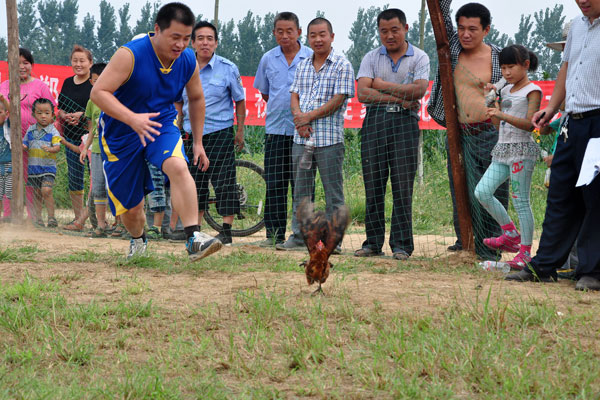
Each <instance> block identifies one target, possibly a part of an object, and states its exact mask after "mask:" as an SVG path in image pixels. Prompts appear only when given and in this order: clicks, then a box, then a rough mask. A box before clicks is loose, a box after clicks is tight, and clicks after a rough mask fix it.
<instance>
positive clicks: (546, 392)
mask: <svg viewBox="0 0 600 400" xmlns="http://www.w3.org/2000/svg"><path fill="white" fill-rule="evenodd" d="M3 229H4V227H3ZM30 233H31V232H28V231H27V230H25V231H23V230H20V231H19V232H16V231H14V232H10V234H2V235H0V282H1V283H0V333H1V335H0V349H1V352H0V398H6V399H13V398H19V399H21V398H23V399H38V398H53V399H54V398H56V399H59V398H60V399H80V398H89V399H99V398H100V399H103V398H106V399H115V398H123V399H187V398H202V399H225V398H248V399H279V398H339V399H348V398H355V399H359V398H360V399H362V398H422V399H432V398H435V399H449V398H456V399H464V398H498V399H506V398H513V399H522V398H540V399H541V398H543V399H564V398H581V399H588V398H589V399H595V398H598V396H599V395H600V380H599V379H598V376H599V374H600V364H599V363H598V357H599V356H600V351H599V348H598V346H597V339H598V330H599V328H600V316H599V313H598V306H597V304H598V295H597V294H593V293H580V292H575V291H574V290H573V284H572V283H570V282H566V281H561V282H559V283H556V284H547V285H541V284H509V283H506V282H504V281H503V280H502V279H501V276H500V275H495V274H489V273H486V272H483V271H479V270H478V269H477V268H476V267H475V266H474V263H473V260H472V259H470V258H469V257H468V256H465V255H463V256H460V255H452V256H449V257H442V258H438V259H432V260H428V261H423V260H421V261H410V262H408V263H395V262H392V261H391V260H387V259H377V260H373V259H372V260H357V259H355V258H353V257H345V256H343V257H342V256H338V257H335V258H334V260H333V262H334V264H335V268H334V270H333V273H332V276H331V277H330V279H329V280H328V282H327V283H326V284H325V286H324V290H325V293H326V295H325V296H317V297H312V296H311V295H310V292H311V290H312V289H313V288H308V287H307V286H306V281H305V280H304V278H303V274H302V272H301V270H300V268H299V267H298V261H299V260H301V259H303V258H304V257H305V255H304V254H303V253H284V254H281V253H278V252H272V251H270V250H263V249H259V248H258V247H253V246H243V247H234V248H230V249H225V250H223V251H222V252H220V253H218V254H216V255H215V256H212V257H210V258H207V259H205V260H204V261H202V262H199V263H189V262H188V261H187V259H186V258H185V257H184V256H183V253H182V252H181V245H174V244H170V243H167V242H161V243H158V244H156V245H154V246H153V247H152V251H151V253H150V254H149V256H148V257H143V258H138V259H135V260H132V261H130V262H126V261H124V257H123V253H124V249H125V247H126V246H127V242H126V241H114V240H113V241H111V240H94V241H91V240H89V239H87V240H88V241H87V242H85V241H81V240H77V241H75V240H69V239H73V238H74V237H68V236H64V235H61V236H59V235H56V234H48V235H45V236H44V237H43V238H40V239H36V240H32V239H31V235H30ZM57 243H61V245H57Z"/></svg>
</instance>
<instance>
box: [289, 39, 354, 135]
mask: <svg viewBox="0 0 600 400" xmlns="http://www.w3.org/2000/svg"><path fill="white" fill-rule="evenodd" d="M313 57H314V55H313ZM313 57H308V58H305V59H304V60H302V61H301V62H300V63H299V64H298V67H297V68H296V75H295V76H294V83H292V87H291V88H290V92H291V93H298V95H299V97H300V110H301V111H302V112H303V113H306V112H310V111H312V110H316V109H317V108H319V107H322V106H323V105H324V104H325V103H327V102H328V101H329V100H331V99H332V98H333V96H335V95H336V94H344V95H346V100H345V101H344V103H343V104H342V106H341V107H340V108H338V109H337V110H336V111H335V112H334V113H333V114H331V115H329V116H327V117H323V118H320V119H317V120H314V121H312V122H311V126H312V128H313V134H312V138H313V140H314V141H315V147H325V146H332V145H334V144H338V143H343V142H344V112H345V111H346V106H347V105H348V99H349V98H352V97H354V70H353V69H352V64H350V61H348V60H347V59H346V57H344V56H343V55H341V54H337V53H336V52H335V51H334V50H333V49H331V52H330V53H329V56H327V59H326V60H325V62H324V63H323V65H322V66H321V68H320V69H319V70H318V71H315V68H314V66H313ZM305 142H306V139H304V138H302V137H300V135H298V132H297V131H296V132H295V133H294V143H298V144H304V143H305Z"/></svg>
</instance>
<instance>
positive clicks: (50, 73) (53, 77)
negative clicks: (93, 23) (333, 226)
mask: <svg viewBox="0 0 600 400" xmlns="http://www.w3.org/2000/svg"><path fill="white" fill-rule="evenodd" d="M32 75H33V76H34V77H36V78H39V79H41V80H42V81H43V82H44V83H46V85H48V87H49V88H50V91H51V92H52V94H53V95H54V96H55V97H56V98H57V99H58V94H59V93H60V90H61V89H62V84H63V82H64V80H65V79H66V78H68V77H70V76H72V75H73V70H72V69H71V67H68V66H62V65H47V64H35V65H34V66H33V71H32ZM7 79H8V64H7V62H6V61H0V82H2V81H5V80H7ZM253 83H254V77H253V76H243V77H242V84H243V85H244V90H245V92H246V124H247V125H260V126H262V125H264V124H265V117H266V108H267V103H266V102H265V101H264V100H263V99H262V96H261V94H260V92H259V91H258V90H256V89H255V88H254V87H253V86H252V85H253ZM534 83H536V84H537V85H539V86H540V87H541V88H542V93H543V95H542V107H544V106H545V105H546V104H547V103H548V100H550V96H551V95H552V90H554V81H536V82H534ZM432 85H433V82H429V88H428V90H427V93H425V96H424V97H423V98H422V99H421V107H420V108H419V117H420V121H419V127H420V128H421V129H444V128H442V127H441V126H439V125H438V124H436V123H435V121H433V119H431V116H430V115H429V113H427V104H428V103H429V96H430V94H431V86H432ZM365 113H366V107H365V105H364V104H362V103H360V102H359V101H358V98H357V97H356V96H355V97H353V98H352V99H351V100H350V101H349V102H348V108H347V109H346V113H345V115H344V118H345V120H346V122H345V127H346V128H360V127H361V126H362V121H363V119H364V118H365Z"/></svg>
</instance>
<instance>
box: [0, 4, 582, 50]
mask: <svg viewBox="0 0 600 400" xmlns="http://www.w3.org/2000/svg"><path fill="white" fill-rule="evenodd" d="M180 1H183V3H186V4H187V5H189V6H190V7H191V9H192V10H193V11H194V13H196V14H199V13H202V14H203V15H204V16H206V17H209V18H210V19H212V17H213V14H214V0H209V1H198V0H196V1H190V0H180ZM470 1H473V0H455V1H454V2H453V4H452V9H453V11H456V10H457V9H458V8H459V7H460V6H461V5H463V4H466V3H469V2H470ZM479 1H480V2H481V3H482V4H484V5H486V6H487V7H488V8H489V9H490V11H491V13H492V19H493V20H492V23H493V24H494V26H495V27H496V28H497V29H498V30H499V31H500V32H502V33H506V34H508V35H509V36H513V35H514V34H515V32H516V31H517V28H518V26H519V20H520V16H521V14H526V15H528V14H533V13H534V12H535V11H539V10H541V9H545V8H546V7H554V5H555V4H563V5H564V11H563V14H564V15H566V17H567V20H571V19H573V18H574V17H576V16H577V15H580V14H581V12H580V11H579V8H578V7H577V4H576V3H575V1H574V0H568V1H563V2H559V1H556V0H549V1H548V0H479ZM166 2H167V1H165V0H163V1H162V4H165V3H166ZM110 3H111V4H112V5H113V6H114V7H115V9H116V10H118V9H119V8H120V7H121V6H122V5H123V4H125V3H130V5H131V6H130V13H131V14H132V18H131V24H132V25H135V21H136V20H137V18H138V17H139V12H140V9H141V8H142V6H143V5H144V4H145V3H146V0H111V1H110ZM252 3H253V4H252V9H251V10H252V12H253V13H254V14H255V15H260V16H263V15H265V14H266V13H268V12H276V11H293V12H295V13H296V14H297V15H298V17H299V18H300V23H301V25H302V27H304V28H305V27H306V24H307V23H308V22H309V21H310V20H311V19H312V18H314V16H315V14H316V11H317V10H321V11H323V12H325V17H326V18H328V19H329V20H330V21H331V23H332V24H333V30H334V32H335V33H336V37H335V41H334V47H336V48H338V49H342V50H347V49H348V47H350V40H348V33H349V32H350V28H351V25H352V23H353V22H354V20H355V19H356V13H357V11H358V9H359V7H364V8H368V7H370V6H382V5H383V4H386V3H387V2H386V1H384V2H374V1H372V0H343V1H342V0H332V1H323V0H303V1H301V2H291V1H290V2H286V1H281V0H260V1H257V2H252ZM98 4H99V1H89V0H80V1H79V22H80V23H81V20H82V19H83V16H85V14H86V13H88V12H89V13H90V14H92V15H94V16H95V17H96V20H98V19H99V15H100V11H99V6H98ZM219 4H220V5H219V19H220V20H230V19H231V18H233V20H234V21H236V22H237V21H239V20H240V19H242V18H243V17H244V16H245V15H246V14H247V13H248V10H249V9H250V8H249V4H250V2H249V1H247V0H220V3H219ZM298 4H302V7H301V8H299V7H298ZM389 4H391V5H392V6H394V7H398V8H400V9H402V10H403V11H404V12H405V13H406V16H407V19H408V21H409V24H412V22H413V21H416V19H417V16H418V12H419V9H420V8H421V1H419V0H400V1H397V2H394V3H389ZM0 27H6V8H5V7H0ZM558 29H562V28H558ZM0 35H1V36H2V37H6V36H7V32H6V28H3V29H2V32H0Z"/></svg>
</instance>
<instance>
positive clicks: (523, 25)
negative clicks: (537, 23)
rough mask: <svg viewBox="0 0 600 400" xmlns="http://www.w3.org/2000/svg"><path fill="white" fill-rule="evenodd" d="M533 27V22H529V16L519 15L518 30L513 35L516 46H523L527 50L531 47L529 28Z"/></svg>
mask: <svg viewBox="0 0 600 400" xmlns="http://www.w3.org/2000/svg"><path fill="white" fill-rule="evenodd" d="M532 27H533V22H532V21H531V15H528V16H525V15H523V14H521V21H519V29H518V30H517V33H515V40H514V42H515V43H516V44H520V45H523V46H525V47H527V48H528V49H529V48H531V47H533V46H532V40H531V28H532Z"/></svg>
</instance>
